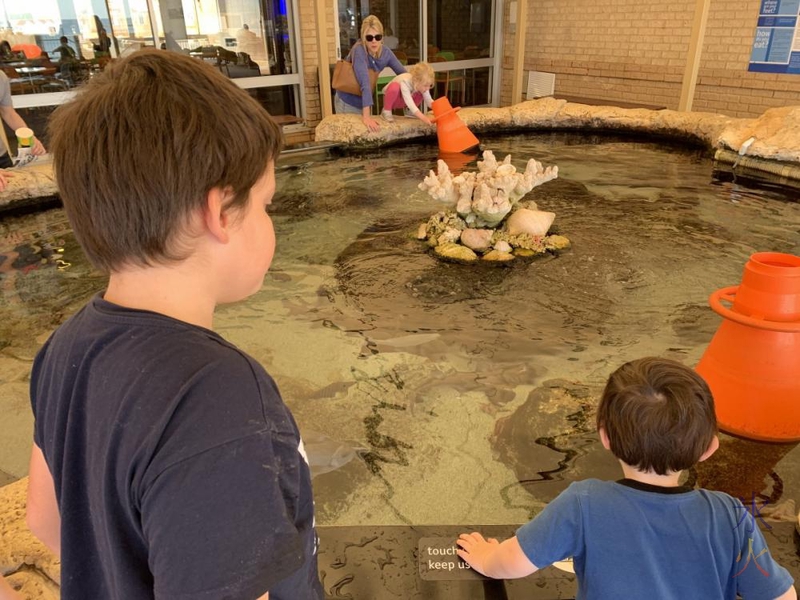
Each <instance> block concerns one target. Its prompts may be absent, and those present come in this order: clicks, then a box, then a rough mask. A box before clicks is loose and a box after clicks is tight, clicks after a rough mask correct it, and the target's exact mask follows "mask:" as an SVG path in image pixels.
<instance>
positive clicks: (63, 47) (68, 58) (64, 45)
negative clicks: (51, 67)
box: [55, 35, 77, 63]
mask: <svg viewBox="0 0 800 600" xmlns="http://www.w3.org/2000/svg"><path fill="white" fill-rule="evenodd" d="M58 41H59V42H60V45H59V46H58V48H56V49H55V51H56V52H58V54H59V58H58V62H60V63H66V62H73V61H76V60H77V56H75V50H73V49H72V48H71V47H70V45H69V38H67V36H65V35H62V36H61V37H60V38H59V40H58Z"/></svg>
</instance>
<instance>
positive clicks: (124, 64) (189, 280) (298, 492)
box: [27, 49, 324, 600]
mask: <svg viewBox="0 0 800 600" xmlns="http://www.w3.org/2000/svg"><path fill="white" fill-rule="evenodd" d="M50 133H51V135H50V140H51V150H52V153H53V157H54V164H55V172H56V177H57V182H58V188H59V194H60V196H61V199H62V200H63V202H64V208H65V210H66V213H67V216H68V217H69V221H70V224H71V225H72V228H73V230H74V232H75V236H76V238H77V239H78V241H79V242H80V244H81V247H82V248H83V250H84V252H85V254H86V255H87V257H88V258H89V260H91V262H92V264H93V265H94V266H95V267H96V268H97V269H99V270H100V271H102V272H104V273H107V274H108V285H107V287H106V289H105V290H104V291H103V292H101V293H100V294H97V295H96V296H95V297H94V298H92V299H91V300H90V301H89V302H88V303H87V305H86V306H84V307H83V308H82V309H81V310H79V311H78V312H77V313H75V314H74V315H72V316H71V317H70V318H69V319H68V320H67V321H66V322H65V323H64V324H63V325H61V326H60V327H59V328H58V329H57V330H56V331H55V333H53V335H52V336H50V338H49V339H48V340H47V342H45V344H44V346H43V347H42V349H41V350H40V351H39V353H38V354H37V356H36V359H35V361H34V364H33V371H32V374H31V402H32V406H33V412H34V416H35V425H34V445H33V451H32V455H31V463H30V478H29V493H28V507H27V511H28V523H29V525H30V527H31V530H32V531H33V533H34V534H36V535H37V537H39V538H40V539H41V540H42V541H43V542H44V543H45V544H46V545H47V546H48V547H49V548H51V549H52V550H53V551H54V552H55V553H57V554H59V555H60V557H61V597H62V598H63V599H64V600H71V599H76V600H88V599H91V600H101V599H102V600H132V599H136V600H145V599H148V598H158V599H164V600H166V599H171V600H190V599H191V600H220V599H222V598H230V599H236V600H239V599H241V600H253V599H256V598H258V599H259V600H266V599H267V598H269V600H322V598H323V595H324V594H323V591H322V586H321V584H320V581H319V576H318V573H317V555H316V550H317V537H316V531H315V528H314V504H313V499H312V494H311V478H310V473H309V468H308V462H307V460H306V456H305V452H304V450H303V444H302V441H301V439H300V434H299V431H298V429H297V425H296V424H295V421H294V419H293V418H292V415H291V413H290V412H289V409H288V408H287V406H286V405H285V404H284V403H283V400H282V399H281V396H280V393H279V392H278V388H277V386H276V385H275V382H274V381H273V380H272V378H271V377H270V376H269V374H268V373H267V372H266V371H265V370H264V368H263V367H262V366H261V364H259V363H258V362H257V361H256V360H254V359H253V358H252V357H250V356H248V355H247V354H246V353H245V352H243V351H241V350H240V349H238V348H237V347H236V346H234V345H233V344H231V343H230V342H228V341H227V340H225V339H224V338H222V337H221V336H220V335H218V334H217V333H215V332H214V331H213V330H212V328H213V319H214V312H215V309H216V307H217V305H219V304H224V303H228V302H235V301H237V300H241V299H243V298H246V297H248V296H250V295H251V294H253V293H255V292H256V291H258V290H259V289H260V288H261V286H262V284H263V280H264V275H265V274H266V272H267V270H268V269H269V266H270V263H271V261H272V257H273V255H274V251H275V231H274V229H273V225H272V220H271V219H270V216H269V214H268V209H269V207H270V204H271V201H272V197H273V195H274V193H275V160H276V159H277V157H278V154H279V152H280V147H281V137H282V136H281V131H280V128H279V127H278V126H277V124H276V123H275V122H274V121H273V120H272V119H271V118H270V116H269V115H268V114H267V112H266V111H265V110H264V109H263V108H262V107H261V106H260V105H259V104H258V103H257V102H256V101H255V100H254V99H253V98H251V97H250V96H248V94H247V93H246V92H244V91H243V90H241V89H240V88H238V87H237V86H236V85H235V84H234V83H233V82H232V81H230V80H229V79H228V78H226V77H224V76H223V75H221V74H220V73H219V71H217V70H215V69H214V68H212V67H211V66H209V65H207V64H205V63H203V62H202V61H199V60H196V59H194V58H191V57H189V56H185V55H182V54H179V53H177V52H163V51H158V50H155V49H149V50H140V51H139V52H136V53H134V54H131V55H130V56H128V57H126V58H124V59H121V60H118V61H113V62H112V63H111V64H109V66H108V67H107V68H106V69H105V71H104V72H103V73H102V74H101V75H99V76H98V77H96V78H93V79H92V80H91V81H90V82H89V83H88V84H87V85H86V86H84V87H83V88H82V89H81V90H79V91H78V92H77V94H76V97H75V98H74V99H73V100H71V101H70V102H68V103H67V104H64V105H63V106H60V107H59V108H58V109H57V110H56V111H55V112H54V113H53V115H52V117H51V120H50Z"/></svg>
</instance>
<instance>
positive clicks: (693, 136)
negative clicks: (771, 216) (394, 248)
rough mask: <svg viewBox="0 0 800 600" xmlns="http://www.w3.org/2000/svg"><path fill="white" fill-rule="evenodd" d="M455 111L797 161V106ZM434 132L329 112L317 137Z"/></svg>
mask: <svg viewBox="0 0 800 600" xmlns="http://www.w3.org/2000/svg"><path fill="white" fill-rule="evenodd" d="M458 114H459V116H460V117H461V119H462V120H463V121H464V123H466V125H467V126H468V127H469V128H470V129H471V130H472V131H473V133H475V134H481V133H494V132H498V131H520V130H548V129H550V130H563V129H569V130H590V131H600V130H605V131H616V132H626V133H652V134H655V135H658V136H662V137H670V138H679V139H684V140H689V141H694V142H696V143H700V144H702V145H704V146H705V147H706V148H707V149H708V150H709V151H713V150H715V149H718V148H724V149H728V150H731V151H733V152H736V153H738V152H739V151H740V149H741V148H742V147H743V144H744V142H746V141H747V140H749V139H750V138H751V137H752V138H754V141H753V142H752V144H751V145H749V146H748V147H746V148H745V149H746V155H747V156H748V157H755V158H759V159H763V160H765V161H781V162H783V163H789V164H797V165H800V106H787V107H782V108H772V109H770V110H768V111H767V112H765V113H764V114H763V115H762V116H760V117H758V118H756V119H736V118H732V117H727V116H725V115H720V114H715V113H703V112H680V111H674V110H666V109H664V110H649V109H646V108H621V107H618V106H593V105H588V104H580V103H571V102H567V101H566V100H563V99H556V98H550V97H548V98H539V99H537V100H528V101H525V102H521V103H520V104H515V105H514V106H510V107H505V108H465V109H462V110H461V111H460V112H459V113H458ZM435 133H436V129H435V127H428V126H427V125H425V124H424V123H422V122H421V121H419V120H418V119H413V118H399V117H398V118H397V119H395V122H394V123H382V124H381V129H380V131H377V132H370V131H368V130H367V128H366V126H364V124H363V123H362V122H361V118H360V117H359V116H358V115H332V116H330V117H326V118H325V119H323V120H322V122H320V124H319V125H318V126H317V129H316V137H315V139H316V141H318V142H322V141H325V142H336V143H340V144H343V145H345V146H349V147H351V148H354V149H358V148H375V147H380V146H385V145H389V144H396V143H399V142H404V141H408V140H413V139H423V138H432V137H434V135H435ZM798 172H800V171H798Z"/></svg>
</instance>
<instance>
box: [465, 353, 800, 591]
mask: <svg viewBox="0 0 800 600" xmlns="http://www.w3.org/2000/svg"><path fill="white" fill-rule="evenodd" d="M597 426H598V431H599V433H600V440H601V441H602V443H603V446H604V447H605V448H606V449H609V450H611V452H612V453H613V454H614V456H616V457H617V458H618V459H619V462H620V465H621V466H622V471H623V473H624V475H625V478H624V479H622V480H620V481H617V482H612V481H599V480H596V479H589V480H586V481H581V482H577V483H573V484H572V485H570V486H569V488H567V489H566V490H565V491H564V492H562V493H561V494H560V495H559V496H558V497H557V498H555V499H554V500H553V501H552V502H550V504H548V505H547V506H546V507H545V508H544V510H543V511H542V512H541V513H540V514H539V515H537V516H536V518H535V519H533V521H530V522H529V523H527V524H525V525H523V526H522V527H520V529H519V530H518V531H517V535H516V536H515V537H513V538H511V539H509V540H506V541H504V542H503V543H498V542H497V540H485V539H484V538H483V537H482V536H481V535H480V534H479V533H470V534H462V535H461V536H460V538H459V540H458V545H459V546H460V547H461V549H460V550H459V551H458V554H459V556H461V558H463V559H464V560H465V561H467V562H468V563H469V564H470V565H471V566H472V567H473V568H475V569H476V570H477V571H479V572H481V573H483V574H484V575H487V576H489V577H496V578H503V579H510V578H515V577H524V576H526V575H529V574H531V573H533V572H534V571H536V570H538V569H539V568H541V567H545V566H548V565H551V564H552V563H554V562H556V561H559V560H563V559H565V558H569V557H572V558H573V560H574V567H575V574H576V575H577V578H578V598H579V599H581V600H585V599H589V598H598V599H603V600H607V599H610V598H625V599H626V600H636V599H643V600H651V599H653V598H657V599H659V600H665V599H670V600H686V599H687V598H698V599H700V598H702V599H703V600H716V599H719V600H734V599H735V598H736V597H737V594H739V595H741V597H743V598H744V599H745V600H751V599H753V598H755V599H759V600H761V599H763V600H774V599H777V600H794V599H796V598H797V594H796V592H795V588H794V585H793V580H792V577H791V576H790V575H789V573H788V572H787V571H786V569H784V568H783V567H781V566H779V565H778V564H777V563H775V561H774V560H773V559H772V556H770V553H769V549H768V548H767V545H766V542H765V541H764V537H763V536H762V534H761V531H760V530H759V529H758V525H757V524H756V523H755V517H754V515H752V514H751V513H749V512H748V510H747V508H746V507H745V506H744V505H743V504H742V503H741V502H740V501H739V500H737V499H735V498H733V497H731V496H729V495H727V494H724V493H722V492H711V491H707V490H703V489H697V490H695V489H692V488H690V487H684V486H681V485H680V484H679V478H680V475H681V471H683V470H685V469H688V468H690V467H692V466H694V465H695V464H697V463H698V462H700V461H703V460H706V459H707V458H708V457H709V456H711V455H712V454H713V453H714V452H715V451H716V449H717V448H718V446H719V441H718V438H717V421H716V415H715V412H714V400H713V398H712V396H711V391H710V390H709V388H708V386H707V385H706V382H705V381H703V379H702V378H701V377H700V376H699V375H697V373H695V372H694V371H692V370H691V369H689V368H688V367H685V366H683V365H681V364H680V363H677V362H674V361H671V360H666V359H661V358H643V359H640V360H635V361H632V362H629V363H627V364H625V365H623V366H622V367H620V368H619V369H617V370H616V371H615V372H614V373H612V375H611V377H610V378H609V380H608V383H607V384H606V387H605V390H604V392H603V396H602V398H601V400H600V406H599V407H598V412H597Z"/></svg>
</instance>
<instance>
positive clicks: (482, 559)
mask: <svg viewBox="0 0 800 600" xmlns="http://www.w3.org/2000/svg"><path fill="white" fill-rule="evenodd" d="M456 544H458V545H459V546H461V549H460V550H457V551H456V553H457V554H458V555H459V556H460V557H461V558H463V559H464V560H465V561H467V563H468V564H469V566H471V567H472V568H473V569H475V570H476V571H478V573H481V574H482V575H486V576H488V577H492V575H489V574H488V573H487V572H486V563H487V559H488V558H489V557H490V556H491V555H492V554H494V552H495V551H496V550H497V549H498V548H499V547H500V542H498V541H497V540H496V539H494V538H489V539H488V540H487V539H484V537H483V536H482V535H481V534H480V533H478V532H477V531H476V532H473V533H462V534H461V535H460V536H458V540H456Z"/></svg>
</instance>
